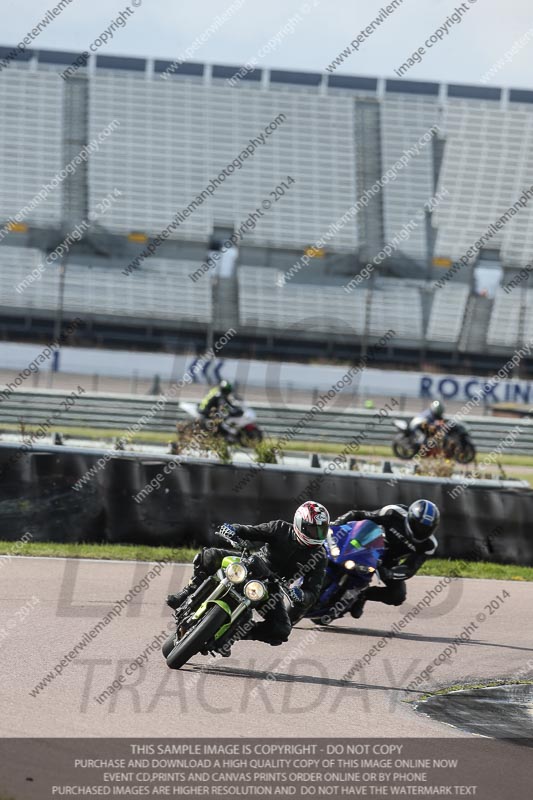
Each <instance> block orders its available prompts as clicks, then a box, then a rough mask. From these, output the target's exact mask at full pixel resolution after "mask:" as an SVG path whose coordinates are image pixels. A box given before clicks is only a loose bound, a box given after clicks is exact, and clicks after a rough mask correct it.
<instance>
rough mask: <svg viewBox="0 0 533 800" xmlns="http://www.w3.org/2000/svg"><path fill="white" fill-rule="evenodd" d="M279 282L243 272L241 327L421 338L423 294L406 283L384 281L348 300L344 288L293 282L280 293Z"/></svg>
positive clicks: (266, 272)
mask: <svg viewBox="0 0 533 800" xmlns="http://www.w3.org/2000/svg"><path fill="white" fill-rule="evenodd" d="M277 278H278V274H277V272H276V271H275V270H272V269H260V268H257V267H246V266H242V267H240V269H239V315H240V322H241V324H242V325H245V326H249V327H257V328H260V329H268V328H276V329H285V330H287V329H292V330H314V331H317V332H323V333H330V332H335V333H345V334H347V335H348V334H350V333H351V334H352V335H353V334H355V335H357V336H362V335H364V334H365V332H366V333H367V334H368V335H370V336H377V337H379V336H382V335H383V333H384V332H385V331H388V330H390V329H392V330H394V331H395V332H396V336H397V337H399V338H403V339H410V340H417V339H420V338H421V336H422V305H421V300H420V292H419V290H418V288H416V287H413V286H408V285H405V283H404V282H403V281H400V280H392V279H390V280H384V281H382V284H381V285H380V288H377V289H373V290H372V291H371V290H370V289H368V288H356V289H354V290H353V291H352V292H350V293H349V294H348V293H346V292H345V291H344V290H343V288H342V286H335V285H331V284H327V285H326V284H304V283H296V282H292V281H291V282H289V283H287V284H285V285H284V286H281V287H278V285H277V282H276V281H277ZM369 292H370V297H369ZM407 308H408V309H409V312H408V313H406V309H407ZM368 311H369V312H370V313H369V318H368V321H366V320H367V313H368Z"/></svg>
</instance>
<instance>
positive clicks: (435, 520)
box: [332, 500, 440, 619]
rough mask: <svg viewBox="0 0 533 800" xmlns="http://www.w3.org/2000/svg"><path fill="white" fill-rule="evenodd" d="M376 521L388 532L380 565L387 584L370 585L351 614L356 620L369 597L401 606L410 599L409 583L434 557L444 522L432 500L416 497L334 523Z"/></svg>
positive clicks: (343, 516) (381, 574)
mask: <svg viewBox="0 0 533 800" xmlns="http://www.w3.org/2000/svg"><path fill="white" fill-rule="evenodd" d="M364 519H369V520H372V522H375V523H376V524H377V525H381V527H382V528H383V530H384V531H385V552H384V554H383V557H382V559H381V565H380V566H379V567H378V572H379V577H380V578H381V580H382V581H383V583H384V584H385V586H384V587H379V586H370V587H369V588H368V589H366V590H365V591H364V592H362V593H361V594H360V595H359V597H358V598H357V600H356V601H355V603H354V604H353V606H352V608H351V609H350V613H351V615H352V617H354V618H355V619H359V617H360V616H361V615H362V613H363V608H364V605H365V603H366V601H367V600H375V601H377V602H379V603H386V604H387V605H391V606H400V605H401V604H402V603H404V602H405V600H406V598H407V587H406V585H405V582H406V581H407V580H409V578H412V577H413V575H416V573H417V572H418V570H419V569H420V567H421V566H422V564H423V563H424V561H426V559H427V558H428V557H429V556H432V555H433V554H434V552H435V550H436V549H437V546H438V542H437V539H436V538H435V536H434V535H433V534H434V532H435V531H436V529H437V527H438V525H439V522H440V512H439V509H438V508H437V506H436V505H435V503H432V502H431V501H430V500H416V501H415V502H414V503H411V505H410V506H409V507H408V506H405V505H389V506H384V507H383V508H381V509H378V510H377V511H357V510H355V509H354V510H353V511H348V513H347V514H343V515H342V517H339V518H338V519H336V520H335V521H334V522H333V523H332V524H333V525H344V524H345V523H346V522H353V521H355V522H359V521H361V520H364Z"/></svg>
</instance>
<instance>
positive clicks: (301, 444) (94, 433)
mask: <svg viewBox="0 0 533 800" xmlns="http://www.w3.org/2000/svg"><path fill="white" fill-rule="evenodd" d="M38 428H39V426H38V425H26V426H25V430H26V431H27V432H28V433H33V432H34V431H36V430H38ZM56 430H58V431H61V433H63V434H65V435H66V436H67V437H68V436H70V437H72V438H75V439H90V440H98V439H104V440H107V439H109V440H113V439H116V438H117V437H118V438H120V437H123V436H124V435H125V434H124V431H125V429H124V428H84V427H68V426H63V425H57V426H54V427H53V428H51V432H54V431H56ZM2 431H4V432H6V433H16V432H19V431H20V426H19V425H17V424H15V423H9V422H6V423H3V424H1V425H0V433H2ZM174 436H175V431H174V430H173V429H172V428H169V430H168V431H164V432H159V431H138V432H137V433H136V434H135V437H134V438H133V439H132V446H133V448H135V444H136V443H137V444H159V445H165V444H168V442H169V441H171V440H172V439H173V438H174ZM275 441H276V439H275V438H274V439H271V440H270V442H271V443H272V444H274V443H275ZM345 447H346V445H345V444H343V443H342V442H327V441H319V442H313V441H307V440H297V439H294V440H292V441H290V442H287V443H286V444H285V445H284V446H283V450H284V451H286V452H287V453H289V452H303V453H326V454H331V455H338V454H339V453H341V452H342V451H343V450H344V448H345ZM357 455H358V456H379V457H384V458H394V455H393V452H392V449H391V448H390V447H389V446H388V445H361V447H360V448H359V450H358V452H357ZM482 456H483V454H481V458H482ZM406 463H409V462H406ZM501 463H502V464H504V465H508V466H515V467H533V458H532V457H530V456H518V455H509V454H508V455H506V454H503V455H502V458H501Z"/></svg>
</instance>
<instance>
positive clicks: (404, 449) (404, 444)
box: [392, 433, 418, 461]
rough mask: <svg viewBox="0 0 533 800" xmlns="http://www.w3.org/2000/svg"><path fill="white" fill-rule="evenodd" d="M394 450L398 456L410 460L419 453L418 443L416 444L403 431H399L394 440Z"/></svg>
mask: <svg viewBox="0 0 533 800" xmlns="http://www.w3.org/2000/svg"><path fill="white" fill-rule="evenodd" d="M392 452H393V453H394V455H395V456H396V457H397V458H401V459H402V460H404V461H408V460H409V459H410V458H414V456H416V454H417V453H418V445H416V444H414V442H412V441H411V440H410V439H409V438H408V437H407V436H405V435H404V434H403V433H398V434H397V435H396V436H395V437H394V441H393V442H392Z"/></svg>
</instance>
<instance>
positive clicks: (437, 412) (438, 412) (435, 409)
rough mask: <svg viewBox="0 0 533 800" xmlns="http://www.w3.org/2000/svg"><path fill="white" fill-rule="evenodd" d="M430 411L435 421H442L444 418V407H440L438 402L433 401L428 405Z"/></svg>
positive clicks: (440, 404)
mask: <svg viewBox="0 0 533 800" xmlns="http://www.w3.org/2000/svg"><path fill="white" fill-rule="evenodd" d="M430 408H431V411H432V413H433V416H434V417H435V419H442V418H443V416H444V406H443V405H442V403H441V401H440V400H433V402H432V404H431V405H430Z"/></svg>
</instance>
